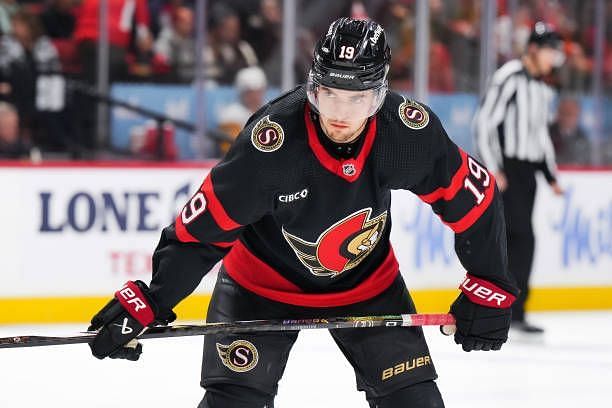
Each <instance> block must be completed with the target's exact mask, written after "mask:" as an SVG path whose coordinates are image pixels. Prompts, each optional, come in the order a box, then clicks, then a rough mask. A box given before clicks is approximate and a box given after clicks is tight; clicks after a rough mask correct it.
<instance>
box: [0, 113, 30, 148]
mask: <svg viewBox="0 0 612 408" xmlns="http://www.w3.org/2000/svg"><path fill="white" fill-rule="evenodd" d="M29 154H30V148H29V146H28V144H27V143H25V142H24V141H23V139H22V138H21V137H19V114H18V113H17V110H16V109H15V107H14V106H13V105H11V104H9V103H7V102H0V158H2V159H20V158H24V157H27V156H28V155H29Z"/></svg>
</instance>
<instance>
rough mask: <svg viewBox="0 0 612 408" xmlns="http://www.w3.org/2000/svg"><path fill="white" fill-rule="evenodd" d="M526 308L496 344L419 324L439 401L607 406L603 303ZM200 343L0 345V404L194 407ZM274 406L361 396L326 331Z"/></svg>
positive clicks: (610, 385)
mask: <svg viewBox="0 0 612 408" xmlns="http://www.w3.org/2000/svg"><path fill="white" fill-rule="evenodd" d="M530 316H531V321H532V322H533V323H536V324H539V325H542V326H543V327H545V328H546V329H547V331H546V334H545V335H544V336H543V337H542V338H541V340H539V341H533V340H526V339H523V338H518V337H517V336H513V337H512V338H511V341H510V342H509V343H508V344H507V345H505V346H504V348H503V349H502V350H501V351H498V352H471V353H465V352H463V351H462V350H461V349H460V348H459V347H458V346H456V345H455V344H454V342H453V341H452V338H451V337H444V336H442V335H441V334H440V333H439V331H438V330H437V328H427V329H426V335H427V338H428V341H429V346H430V351H431V355H432V357H433V360H434V363H435V365H436V368H437V370H438V374H439V376H440V378H439V379H438V385H439V387H440V389H441V391H442V395H443V397H444V400H445V404H446V407H447V408H461V407H466V408H467V407H470V408H479V407H483V408H484V407H487V408H490V407H496V408H517V407H521V408H531V407H533V408H536V407H537V408H540V407H541V408H544V407H554V408H564V407H567V408H570V407H571V408H575V407H577V406H580V407H585V408H586V407H603V406H610V405H609V404H610V402H609V400H610V392H611V390H612V311H607V312H573V313H537V314H536V313H534V314H531V315H530ZM84 326H85V325H83V326H76V325H53V326H36V327H33V326H0V336H1V337H5V336H11V335H22V334H40V335H61V334H72V333H74V332H76V331H79V330H82V329H83V328H84ZM364 330H367V329H364ZM389 347H393V345H389ZM201 348H202V338H201V337H189V338H173V339H156V340H147V341H145V343H144V353H143V355H142V357H141V360H140V361H138V362H136V363H134V362H129V361H116V360H109V359H106V360H103V361H99V360H96V359H94V358H93V357H91V355H90V354H89V348H88V347H87V346H86V345H72V346H53V347H38V348H23V349H0V390H1V392H0V407H1V408H8V407H28V408H29V407H32V408H38V407H62V408H72V407H79V408H80V407H87V408H94V407H105V408H106V407H140V406H142V407H146V408H157V407H159V408H161V407H164V408H167V407H173V408H174V407H194V408H195V407H196V406H197V404H198V402H199V401H200V399H201V397H202V394H203V391H202V390H201V389H200V387H199V385H198V384H199V378H200V359H201ZM276 407H277V408H306V407H308V408H312V407H317V408H319V407H330V408H338V407H362V408H367V403H366V402H365V398H364V395H363V393H359V392H357V391H356V390H355V380H354V376H353V371H352V368H351V367H350V365H349V364H348V363H347V362H346V361H345V360H344V358H343V356H342V354H341V353H340V351H339V350H338V349H337V348H336V346H335V344H334V343H333V341H332V339H331V337H330V336H329V334H328V333H327V332H326V331H320V330H310V331H304V332H302V333H301V334H300V337H299V339H298V341H297V343H296V345H295V347H294V349H293V351H292V353H291V358H290V360H289V363H288V365H287V370H286V372H285V376H284V378H283V380H282V381H281V383H280V387H279V394H278V397H277V398H276Z"/></svg>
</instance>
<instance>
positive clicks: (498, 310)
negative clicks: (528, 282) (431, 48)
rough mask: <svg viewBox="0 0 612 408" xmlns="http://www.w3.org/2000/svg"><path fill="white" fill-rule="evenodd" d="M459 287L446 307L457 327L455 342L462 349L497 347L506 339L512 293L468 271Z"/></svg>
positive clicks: (510, 314) (485, 349)
mask: <svg viewBox="0 0 612 408" xmlns="http://www.w3.org/2000/svg"><path fill="white" fill-rule="evenodd" d="M459 288H460V289H461V291H462V293H460V294H459V297H457V299H456V300H455V302H454V303H453V304H452V305H451V307H450V313H451V314H452V315H453V316H454V317H455V320H456V323H455V325H456V327H457V329H456V332H455V343H457V344H461V346H462V348H463V350H464V351H472V350H483V351H489V350H499V349H501V346H502V344H504V343H505V342H506V341H507V340H508V330H509V329H510V321H511V317H512V310H511V309H510V306H511V305H512V303H513V302H514V300H515V296H514V295H512V294H511V293H509V292H507V291H505V290H503V289H501V288H499V287H497V286H496V285H494V284H492V283H491V282H488V281H485V280H483V279H479V278H476V277H474V276H470V275H467V277H466V279H465V280H464V281H463V283H462V284H461V286H460V287H459Z"/></svg>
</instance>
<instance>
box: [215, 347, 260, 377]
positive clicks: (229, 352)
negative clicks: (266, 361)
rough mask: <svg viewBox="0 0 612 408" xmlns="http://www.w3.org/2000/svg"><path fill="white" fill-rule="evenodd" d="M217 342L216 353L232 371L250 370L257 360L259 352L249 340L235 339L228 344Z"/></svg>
mask: <svg viewBox="0 0 612 408" xmlns="http://www.w3.org/2000/svg"><path fill="white" fill-rule="evenodd" d="M216 344H217V353H219V358H220V359H221V361H222V362H223V365H224V366H226V367H227V368H229V369H230V370H232V371H236V372H238V373H243V372H245V371H250V370H252V369H253V368H254V367H255V366H256V365H257V362H258V361H259V353H258V352H257V349H256V348H255V346H254V345H253V343H251V342H250V341H246V340H236V341H233V342H232V344H230V345H229V346H227V345H225V344H221V343H216Z"/></svg>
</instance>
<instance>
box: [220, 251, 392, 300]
mask: <svg viewBox="0 0 612 408" xmlns="http://www.w3.org/2000/svg"><path fill="white" fill-rule="evenodd" d="M223 266H224V267H225V270H226V271H227V273H228V275H229V276H231V277H232V279H234V280H235V281H236V282H237V283H238V284H239V285H240V286H242V287H244V288H245V289H247V290H249V291H251V292H254V293H256V294H258V295H259V296H263V297H265V298H267V299H270V300H274V301H276V302H282V303H288V304H291V305H296V306H306V307H335V306H344V305H350V304H353V303H357V302H361V301H364V300H368V299H371V298H373V297H374V296H377V295H379V294H380V293H382V292H383V291H384V290H385V289H387V288H388V287H389V286H390V285H391V284H392V283H393V281H394V280H395V278H396V277H397V274H398V273H399V264H398V262H397V259H396V258H395V254H394V253H393V249H389V254H388V255H387V257H386V258H385V260H384V261H383V262H382V263H381V264H380V266H379V267H378V268H376V270H375V271H374V272H373V273H372V274H371V275H370V276H368V277H367V278H366V279H365V280H364V281H363V282H361V283H360V284H359V285H357V286H356V287H354V288H352V289H349V290H345V291H342V292H335V293H304V292H303V291H302V290H301V289H300V288H299V287H298V286H297V285H295V284H294V283H292V282H290V281H289V280H287V279H286V278H285V277H283V276H282V275H281V274H280V273H278V272H277V271H276V270H274V269H273V268H272V267H271V266H269V265H268V264H266V263H265V262H263V261H262V260H261V259H259V258H258V257H257V256H255V255H254V254H253V253H252V252H251V251H249V250H248V249H247V247H246V246H244V244H243V243H242V242H240V241H237V242H236V245H234V247H233V248H232V250H231V251H230V252H229V253H228V254H227V256H226V257H225V258H224V259H223ZM345 273H350V272H345Z"/></svg>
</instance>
